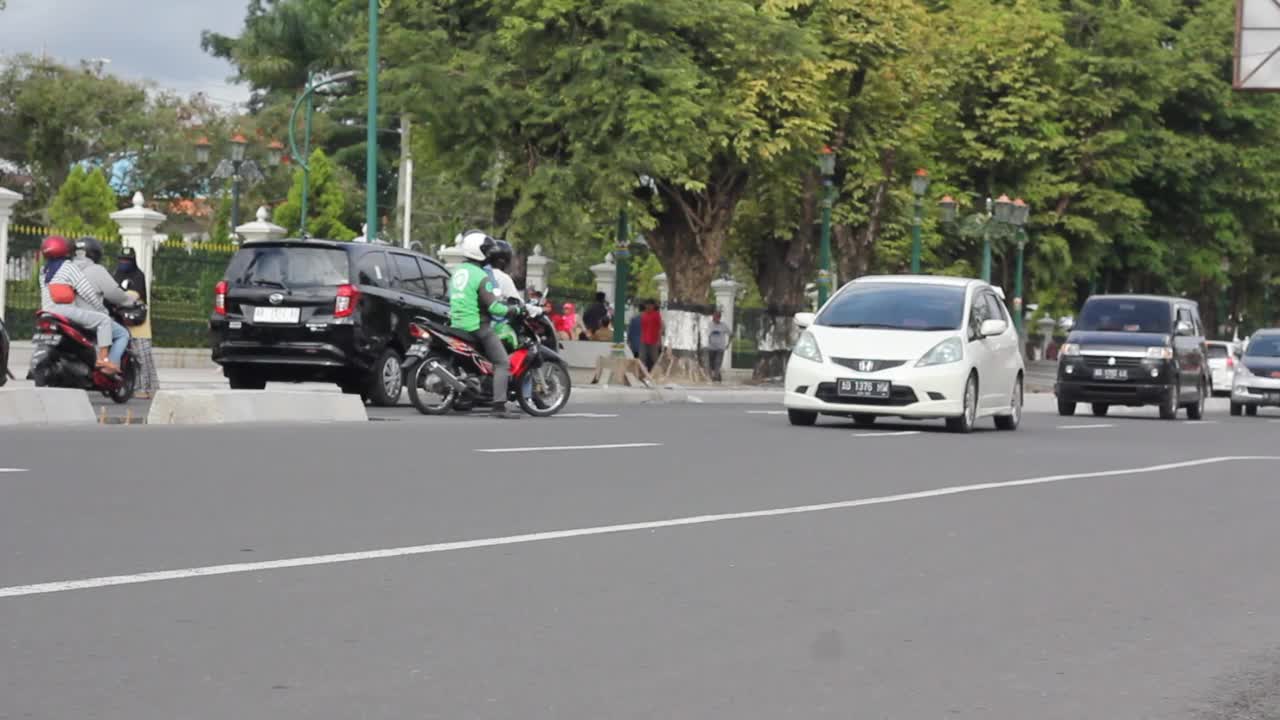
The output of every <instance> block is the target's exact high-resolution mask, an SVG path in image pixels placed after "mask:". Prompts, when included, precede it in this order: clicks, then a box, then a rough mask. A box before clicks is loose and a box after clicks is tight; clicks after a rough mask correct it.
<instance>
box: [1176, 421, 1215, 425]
mask: <svg viewBox="0 0 1280 720" xmlns="http://www.w3.org/2000/svg"><path fill="white" fill-rule="evenodd" d="M1217 424H1218V421H1217V420H1188V421H1186V422H1185V423H1183V425H1188V426H1190V425H1217Z"/></svg>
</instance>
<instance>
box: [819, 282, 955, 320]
mask: <svg viewBox="0 0 1280 720" xmlns="http://www.w3.org/2000/svg"><path fill="white" fill-rule="evenodd" d="M964 295H965V289H964V288H963V287H957V286H950V285H918V284H908V283H866V284H859V285H853V286H851V287H849V288H847V289H845V290H844V291H843V292H841V293H840V294H839V295H837V296H836V298H835V299H834V300H832V301H831V303H830V304H828V305H827V306H826V307H825V308H823V310H822V313H821V314H819V315H818V318H817V324H818V325H825V326H827V327H841V328H884V329H889V330H916V331H922V332H924V331H937V330H957V329H959V328H960V322H961V320H963V318H964Z"/></svg>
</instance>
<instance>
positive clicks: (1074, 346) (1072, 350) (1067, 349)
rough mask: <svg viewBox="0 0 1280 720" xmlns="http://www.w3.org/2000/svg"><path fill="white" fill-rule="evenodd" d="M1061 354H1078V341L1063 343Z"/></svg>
mask: <svg viewBox="0 0 1280 720" xmlns="http://www.w3.org/2000/svg"><path fill="white" fill-rule="evenodd" d="M1061 354H1062V356H1063V357H1076V356H1077V355H1079V354H1080V343H1065V344H1064V345H1063V346H1062V353H1061Z"/></svg>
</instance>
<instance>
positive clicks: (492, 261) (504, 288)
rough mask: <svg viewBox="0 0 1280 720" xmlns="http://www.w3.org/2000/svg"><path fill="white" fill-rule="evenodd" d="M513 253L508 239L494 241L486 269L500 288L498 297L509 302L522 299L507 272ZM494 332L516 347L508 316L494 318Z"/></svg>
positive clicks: (512, 347)
mask: <svg viewBox="0 0 1280 720" xmlns="http://www.w3.org/2000/svg"><path fill="white" fill-rule="evenodd" d="M512 254H513V251H512V248H511V243H509V242H507V241H506V240H497V241H495V242H494V247H493V250H492V251H490V252H489V257H488V258H487V260H488V264H487V265H486V266H485V270H486V271H488V273H489V277H490V278H491V279H492V280H493V284H494V286H495V287H497V288H498V297H499V298H501V299H502V300H506V301H507V302H511V301H515V302H519V301H520V290H519V289H518V288H516V281H515V280H512V279H511V276H510V275H508V274H507V268H508V267H509V266H510V265H511V256H512ZM492 320H493V325H494V332H496V333H498V337H499V338H501V340H502V342H503V344H504V346H505V347H509V348H511V349H513V350H514V349H515V346H516V343H517V340H516V331H515V330H514V329H512V327H511V324H510V323H509V322H507V319H506V318H498V317H495V318H492Z"/></svg>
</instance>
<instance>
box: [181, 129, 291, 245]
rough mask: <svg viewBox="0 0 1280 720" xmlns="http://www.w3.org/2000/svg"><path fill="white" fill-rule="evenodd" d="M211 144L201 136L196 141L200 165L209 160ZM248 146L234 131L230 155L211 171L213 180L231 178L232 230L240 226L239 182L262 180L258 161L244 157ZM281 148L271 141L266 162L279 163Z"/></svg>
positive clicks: (280, 144)
mask: <svg viewBox="0 0 1280 720" xmlns="http://www.w3.org/2000/svg"><path fill="white" fill-rule="evenodd" d="M211 146H212V143H210V142H209V138H205V137H202V138H200V139H199V140H197V141H196V162H198V163H200V164H202V165H203V164H205V163H208V162H209V148H210V147H211ZM248 148H249V140H248V139H246V138H245V136H244V135H241V134H240V133H236V134H235V135H234V136H232V137H231V157H229V158H225V159H223V160H221V161H219V162H218V167H216V168H215V169H214V171H213V178H214V179H215V180H226V179H227V178H231V229H232V232H234V231H235V229H236V228H238V227H240V183H241V182H246V183H248V184H250V185H253V184H255V183H257V182H259V181H261V180H262V170H261V169H260V168H259V167H258V163H256V162H254V161H253V160H252V159H249V158H246V157H245V154H246V152H247V150H248ZM283 149H284V145H283V144H282V143H280V142H279V141H272V142H271V144H270V145H268V146H267V163H268V164H269V165H270V166H272V167H275V166H276V165H279V164H280V159H281V157H282V152H281V151H282V150H283Z"/></svg>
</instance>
